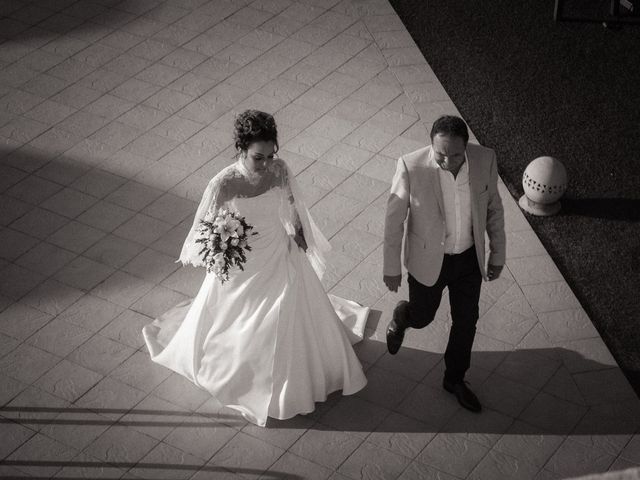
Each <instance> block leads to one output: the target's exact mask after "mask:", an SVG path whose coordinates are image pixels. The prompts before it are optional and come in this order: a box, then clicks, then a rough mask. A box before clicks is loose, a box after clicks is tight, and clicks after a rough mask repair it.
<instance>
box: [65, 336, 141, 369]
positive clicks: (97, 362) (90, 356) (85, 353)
mask: <svg viewBox="0 0 640 480" xmlns="http://www.w3.org/2000/svg"><path fill="white" fill-rule="evenodd" d="M134 353H135V350H134V349H133V348H131V347H127V346H126V345H122V344H121V343H118V342H115V341H113V340H111V339H109V338H106V337H103V336H102V335H94V336H93V337H91V338H90V339H89V340H87V341H86V342H85V343H83V344H82V345H81V346H80V347H78V348H77V349H76V350H74V351H73V352H72V353H71V354H69V356H68V357H67V358H68V359H69V360H71V361H72V362H75V363H77V364H79V365H82V366H84V367H86V368H89V369H91V370H93V371H94V372H97V373H101V374H102V375H107V374H108V373H109V372H111V371H112V370H113V369H115V368H117V367H118V366H119V365H120V364H122V363H123V362H124V361H125V360H126V359H127V358H129V357H130V356H131V355H133V354H134Z"/></svg>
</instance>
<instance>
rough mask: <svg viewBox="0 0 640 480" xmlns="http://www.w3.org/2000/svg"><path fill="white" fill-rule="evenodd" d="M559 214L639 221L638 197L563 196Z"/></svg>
mask: <svg viewBox="0 0 640 480" xmlns="http://www.w3.org/2000/svg"><path fill="white" fill-rule="evenodd" d="M561 202H562V210H561V211H560V214H561V215H567V216H574V215H577V216H583V217H592V218H601V219H606V220H623V221H628V222H640V199H635V198H565V199H563V200H561Z"/></svg>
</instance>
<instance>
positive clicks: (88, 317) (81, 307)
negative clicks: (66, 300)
mask: <svg viewBox="0 0 640 480" xmlns="http://www.w3.org/2000/svg"><path fill="white" fill-rule="evenodd" d="M123 310H124V307H122V306H120V305H116V304H114V303H111V302H109V301H107V300H104V299H102V298H99V297H96V296H93V295H85V296H83V297H82V298H80V299H79V300H78V301H77V302H76V303H74V304H73V305H71V306H70V307H69V308H67V309H66V310H65V311H64V312H62V313H61V314H60V315H59V316H58V318H59V319H60V320H64V321H65V322H69V323H72V324H74V325H78V326H81V327H84V328H86V329H87V330H90V331H92V332H97V331H98V330H100V329H101V328H102V327H104V326H105V325H107V324H108V323H109V322H110V321H111V320H113V319H114V318H116V317H117V316H118V315H120V313H122V311H123Z"/></svg>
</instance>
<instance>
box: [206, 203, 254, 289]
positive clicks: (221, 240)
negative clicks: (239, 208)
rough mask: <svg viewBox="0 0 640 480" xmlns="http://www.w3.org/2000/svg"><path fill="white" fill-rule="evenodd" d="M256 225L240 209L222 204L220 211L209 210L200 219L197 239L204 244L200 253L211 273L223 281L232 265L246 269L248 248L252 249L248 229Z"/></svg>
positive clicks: (226, 278)
mask: <svg viewBox="0 0 640 480" xmlns="http://www.w3.org/2000/svg"><path fill="white" fill-rule="evenodd" d="M252 229H253V227H252V226H251V225H248V224H247V222H245V220H244V217H241V216H240V215H239V214H238V213H237V212H233V211H230V210H228V209H226V208H220V209H219V210H218V213H216V214H215V215H213V214H212V213H208V214H207V215H206V216H205V218H204V220H200V225H199V226H198V229H197V232H198V234H199V237H198V239H197V240H196V243H201V244H202V250H200V255H201V256H202V258H203V259H204V263H205V266H206V267H207V272H208V273H211V272H213V273H215V275H216V277H218V278H219V279H220V282H221V283H224V282H225V281H226V280H229V269H230V268H231V267H233V266H236V267H238V268H239V269H240V270H244V267H243V266H242V264H243V263H246V261H247V257H246V255H245V251H251V246H250V245H249V244H248V243H247V238H248V237H249V235H257V232H253V233H249V232H250V231H251V230H252Z"/></svg>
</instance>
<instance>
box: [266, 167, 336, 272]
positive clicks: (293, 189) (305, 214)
mask: <svg viewBox="0 0 640 480" xmlns="http://www.w3.org/2000/svg"><path fill="white" fill-rule="evenodd" d="M278 162H279V165H278V166H279V169H280V170H281V175H280V179H281V182H282V190H283V192H284V195H283V197H284V198H283V204H284V205H283V208H281V218H282V221H283V223H284V225H285V228H286V229H287V231H288V232H289V234H294V233H295V232H297V231H299V230H301V232H300V233H302V235H304V238H305V241H306V242H307V257H308V258H309V262H310V263H311V266H312V267H313V269H314V270H315V272H316V274H317V275H318V277H319V278H322V276H323V275H324V272H325V270H326V260H325V253H326V252H328V251H329V250H331V245H330V244H329V241H328V240H327V239H326V237H325V236H324V235H323V234H322V232H321V231H320V229H319V228H318V226H317V225H316V223H315V222H314V221H313V218H312V217H311V214H310V213H309V209H308V208H307V205H306V204H305V200H304V196H303V194H302V191H301V190H300V187H299V185H298V182H297V181H296V178H295V176H294V175H293V172H292V171H291V169H290V168H289V166H288V165H287V164H286V163H285V162H284V161H283V160H282V159H278Z"/></svg>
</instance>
